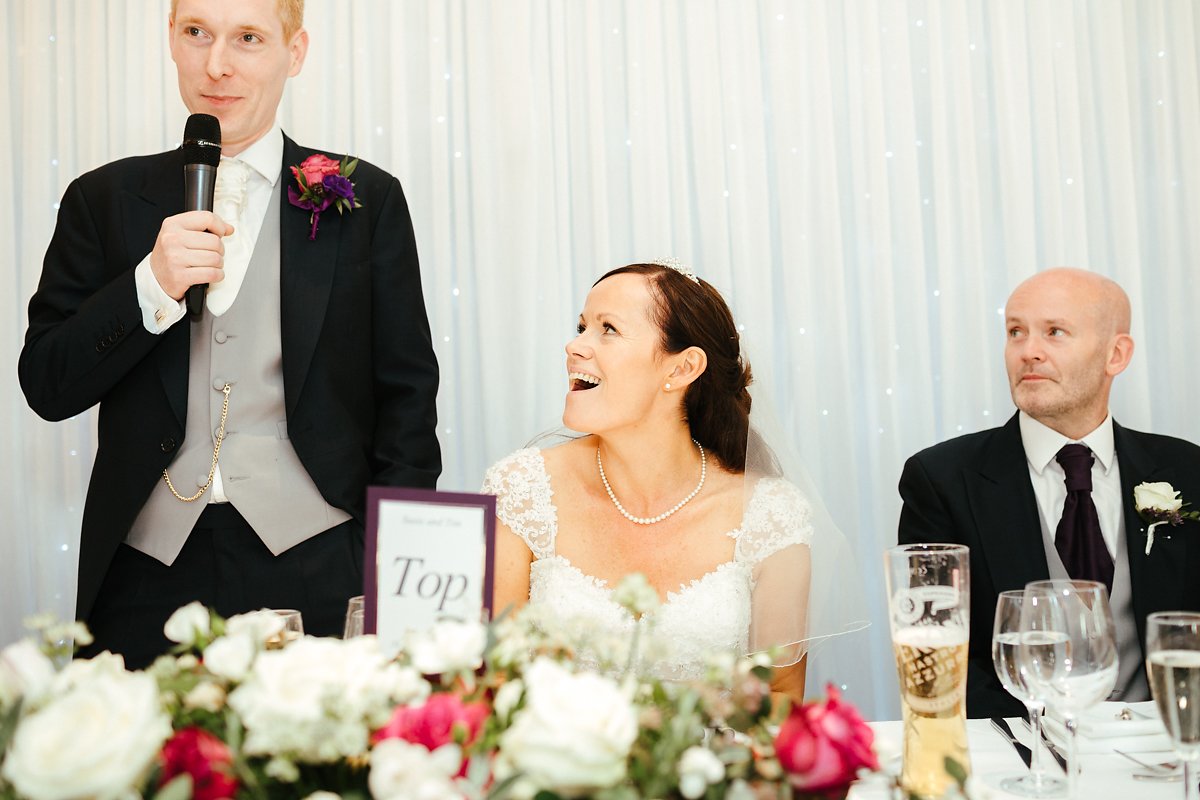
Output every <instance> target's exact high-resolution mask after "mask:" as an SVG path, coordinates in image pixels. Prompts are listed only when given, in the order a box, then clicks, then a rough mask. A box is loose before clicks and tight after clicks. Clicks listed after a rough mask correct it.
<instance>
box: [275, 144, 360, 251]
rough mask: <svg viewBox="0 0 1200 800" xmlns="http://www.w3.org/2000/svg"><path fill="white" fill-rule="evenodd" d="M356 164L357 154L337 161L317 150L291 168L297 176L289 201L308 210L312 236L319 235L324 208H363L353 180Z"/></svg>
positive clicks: (310, 234) (289, 193)
mask: <svg viewBox="0 0 1200 800" xmlns="http://www.w3.org/2000/svg"><path fill="white" fill-rule="evenodd" d="M357 167H358V159H357V158H352V159H347V160H346V161H335V160H334V159H332V158H330V157H329V156H323V155H321V154H320V153H317V154H315V155H311V156H309V157H308V158H306V159H304V161H302V162H301V163H300V166H298V167H292V168H291V169H292V175H294V176H295V177H296V186H289V187H288V202H289V203H291V204H292V205H294V206H296V207H297V208H303V209H304V210H305V211H308V212H309V222H310V223H311V224H312V230H311V231H310V232H309V234H308V238H309V240H312V239H316V238H317V223H318V222H320V220H321V212H322V211H324V210H325V209H327V208H329V207H330V206H333V207H334V208H336V209H337V211H338V213H339V214H341V213H342V212H343V211H353V210H354V209H356V208H362V203H360V202H358V198H356V197H355V196H354V184H353V183H352V182H351V181H350V176H351V175H353V174H354V170H355V168H357ZM297 187H298V188H297Z"/></svg>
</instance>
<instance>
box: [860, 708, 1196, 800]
mask: <svg viewBox="0 0 1200 800" xmlns="http://www.w3.org/2000/svg"><path fill="white" fill-rule="evenodd" d="M1009 723H1010V727H1011V728H1012V729H1013V733H1014V734H1015V735H1016V737H1017V738H1018V739H1020V740H1021V741H1022V742H1024V743H1025V744H1029V743H1030V741H1029V740H1030V737H1029V734H1028V732H1027V731H1026V730H1025V726H1024V725H1022V724H1021V723H1020V720H1016V719H1010V720H1009ZM871 727H872V728H873V729H874V730H875V736H876V740H877V742H878V741H883V742H885V743H886V742H890V743H893V745H892V748H891V749H892V750H893V751H894V752H897V753H899V752H900V743H901V738H902V730H903V729H902V723H901V722H899V721H888V722H872V723H871ZM967 742H968V746H969V747H970V749H971V772H972V776H973V777H975V778H976V779H979V780H982V782H983V785H984V788H985V791H986V793H985V794H983V797H981V798H972V800H986V798H995V799H996V800H1002V799H1004V800H1006V799H1007V798H1013V797H1017V795H1012V794H1009V793H1008V792H1003V791H1000V789H999V788H997V784H998V783H999V779H1000V778H1003V777H1006V776H1008V775H1016V774H1019V773H1020V772H1022V771H1023V770H1024V769H1025V762H1024V761H1022V760H1021V758H1020V756H1018V755H1017V751H1016V750H1014V749H1013V746H1012V745H1011V744H1009V742H1008V740H1007V739H1004V738H1003V737H1001V736H1000V734H999V733H997V732H996V731H995V730H994V729H993V728H992V725H991V723H990V722H989V721H988V720H986V719H971V720H967ZM885 749H886V746H885ZM1042 755H1043V761H1044V763H1045V764H1046V766H1047V771H1048V773H1049V774H1050V775H1055V776H1059V777H1063V775H1062V772H1061V771H1060V770H1059V768H1058V764H1057V763H1055V761H1054V758H1053V757H1052V756H1051V755H1050V754H1049V753H1046V752H1043V753H1042ZM1157 756H1158V757H1157V758H1155V757H1152V756H1147V757H1146V758H1145V759H1143V760H1146V761H1163V760H1166V757H1167V756H1169V754H1167V753H1159V754H1157ZM1140 757H1141V756H1139V758H1140ZM1081 763H1082V765H1083V775H1082V777H1081V778H1080V781H1079V797H1080V798H1081V800H1105V799H1106V798H1112V800H1127V798H1137V800H1180V798H1182V797H1183V784H1182V783H1180V782H1179V781H1174V782H1168V781H1135V780H1134V779H1133V773H1135V772H1144V771H1145V770H1143V769H1142V768H1141V767H1139V766H1137V765H1136V764H1134V763H1133V762H1132V761H1128V760H1126V759H1124V758H1122V757H1121V756H1118V755H1116V754H1111V755H1101V754H1086V755H1083V756H1081ZM884 766H885V768H887V769H888V770H889V771H890V772H893V773H898V772H899V770H900V762H899V759H896V760H895V761H894V763H892V764H885V765H884ZM887 796H888V795H887V792H886V790H885V788H884V787H883V786H882V785H880V784H879V783H863V784H860V785H858V786H856V787H855V788H854V790H853V791H852V792H851V793H850V800H882V798H886V797H887Z"/></svg>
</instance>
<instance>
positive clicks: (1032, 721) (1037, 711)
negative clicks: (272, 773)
mask: <svg viewBox="0 0 1200 800" xmlns="http://www.w3.org/2000/svg"><path fill="white" fill-rule="evenodd" d="M1025 710H1026V711H1027V712H1028V713H1029V731H1030V732H1031V733H1032V734H1033V746H1032V747H1031V748H1030V749H1031V750H1033V760H1032V761H1031V762H1030V763H1029V776H1030V778H1032V779H1033V788H1034V790H1035V791H1039V792H1040V791H1041V790H1042V788H1043V784H1045V782H1046V769H1045V767H1043V766H1042V748H1043V747H1044V745H1043V744H1042V706H1041V704H1039V703H1028V704H1026V706H1025Z"/></svg>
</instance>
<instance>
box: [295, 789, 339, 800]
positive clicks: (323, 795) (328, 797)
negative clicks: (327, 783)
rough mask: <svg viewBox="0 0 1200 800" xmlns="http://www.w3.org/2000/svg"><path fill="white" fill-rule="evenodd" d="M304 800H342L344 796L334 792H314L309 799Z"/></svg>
mask: <svg viewBox="0 0 1200 800" xmlns="http://www.w3.org/2000/svg"><path fill="white" fill-rule="evenodd" d="M304 800H342V796H341V795H340V794H334V793H333V792H326V791H324V790H322V791H319V792H313V793H312V794H310V795H309V796H308V797H306V798H304Z"/></svg>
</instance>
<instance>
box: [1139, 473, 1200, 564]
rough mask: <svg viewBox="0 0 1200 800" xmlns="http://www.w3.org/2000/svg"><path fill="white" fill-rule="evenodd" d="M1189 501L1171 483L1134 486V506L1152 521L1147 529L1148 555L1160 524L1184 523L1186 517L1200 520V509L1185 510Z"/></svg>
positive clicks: (1141, 515)
mask: <svg viewBox="0 0 1200 800" xmlns="http://www.w3.org/2000/svg"><path fill="white" fill-rule="evenodd" d="M1187 505H1188V503H1185V502H1184V501H1183V498H1182V497H1180V495H1179V492H1177V491H1176V490H1175V487H1174V486H1172V485H1171V484H1169V483H1166V482H1165V481H1164V482H1159V483H1139V484H1138V485H1137V486H1135V487H1133V507H1134V508H1135V509H1137V512H1138V516H1139V517H1141V518H1142V519H1143V520H1144V521H1146V522H1149V523H1150V527H1149V528H1148V529H1147V530H1146V555H1150V548H1152V547H1154V529H1155V528H1157V527H1158V526H1159V525H1170V526H1171V527H1175V526H1176V525H1182V524H1183V521H1184V520H1185V519H1191V520H1200V511H1184V510H1183V509H1184V507H1185V506H1187Z"/></svg>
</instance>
